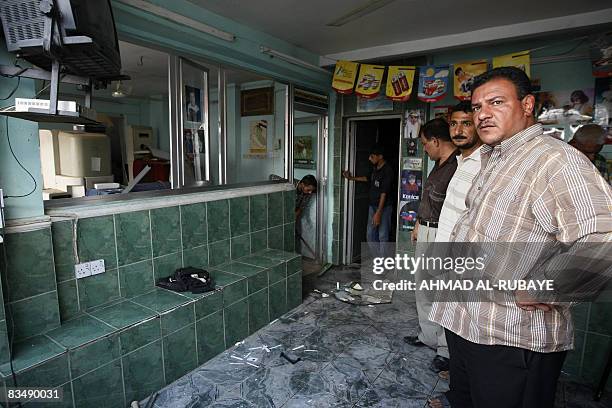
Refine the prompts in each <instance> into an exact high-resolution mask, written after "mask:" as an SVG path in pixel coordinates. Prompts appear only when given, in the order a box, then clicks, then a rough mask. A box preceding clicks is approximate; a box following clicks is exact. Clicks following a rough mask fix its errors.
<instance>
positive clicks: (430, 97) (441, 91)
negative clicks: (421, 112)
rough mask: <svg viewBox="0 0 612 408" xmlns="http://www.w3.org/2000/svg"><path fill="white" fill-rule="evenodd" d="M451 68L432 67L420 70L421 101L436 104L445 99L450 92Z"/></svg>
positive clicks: (444, 66)
mask: <svg viewBox="0 0 612 408" xmlns="http://www.w3.org/2000/svg"><path fill="white" fill-rule="evenodd" d="M449 69H450V68H449V66H448V65H442V66H438V67H434V66H432V65H429V66H426V67H421V69H420V70H419V99H420V100H422V101H423V102H436V101H439V100H440V99H442V98H444V95H446V92H447V91H448V74H449Z"/></svg>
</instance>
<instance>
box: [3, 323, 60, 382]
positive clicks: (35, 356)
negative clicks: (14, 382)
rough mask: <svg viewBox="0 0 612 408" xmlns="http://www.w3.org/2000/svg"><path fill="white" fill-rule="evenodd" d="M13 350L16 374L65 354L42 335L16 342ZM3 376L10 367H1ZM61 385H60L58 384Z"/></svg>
mask: <svg viewBox="0 0 612 408" xmlns="http://www.w3.org/2000/svg"><path fill="white" fill-rule="evenodd" d="M12 350H13V370H14V371H15V372H16V373H19V372H22V371H25V370H27V369H29V368H31V367H34V366H36V365H38V364H40V363H41V362H43V361H46V360H51V359H53V358H55V357H58V356H60V355H62V354H65V352H66V348H65V347H60V346H58V345H57V344H56V343H55V342H53V341H52V340H51V339H49V338H48V337H46V336H44V335H40V336H34V337H29V338H27V339H25V340H22V341H16V342H15V343H14V344H13V347H12ZM2 369H3V371H4V374H5V375H7V374H10V373H7V372H10V367H8V368H7V367H2ZM60 384H61V383H60Z"/></svg>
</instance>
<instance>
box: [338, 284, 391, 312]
mask: <svg viewBox="0 0 612 408" xmlns="http://www.w3.org/2000/svg"><path fill="white" fill-rule="evenodd" d="M337 288H338V289H336V291H334V297H335V298H336V299H338V300H340V301H341V302H345V303H350V304H352V305H357V306H372V305H380V304H384V303H391V301H392V300H393V291H391V290H375V289H374V287H373V286H371V284H364V283H360V282H349V283H347V284H345V285H343V286H342V287H340V283H338V285H337Z"/></svg>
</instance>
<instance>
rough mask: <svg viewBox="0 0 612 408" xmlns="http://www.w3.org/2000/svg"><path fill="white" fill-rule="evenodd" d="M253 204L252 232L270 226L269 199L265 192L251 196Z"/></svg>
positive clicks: (251, 203)
mask: <svg viewBox="0 0 612 408" xmlns="http://www.w3.org/2000/svg"><path fill="white" fill-rule="evenodd" d="M249 199H250V205H251V232H255V231H261V230H264V229H266V228H268V199H267V196H266V195H265V194H260V195H256V196H251V197H249Z"/></svg>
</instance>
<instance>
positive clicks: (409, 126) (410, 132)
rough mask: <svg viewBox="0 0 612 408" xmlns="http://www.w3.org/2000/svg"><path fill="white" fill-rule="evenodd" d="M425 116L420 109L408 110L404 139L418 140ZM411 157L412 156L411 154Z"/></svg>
mask: <svg viewBox="0 0 612 408" xmlns="http://www.w3.org/2000/svg"><path fill="white" fill-rule="evenodd" d="M424 121H425V114H424V112H423V111H422V110H420V109H410V110H407V111H406V113H405V115H404V139H417V138H418V137H419V131H420V130H421V124H422V123H423V122H424ZM409 156H411V155H410V154H409Z"/></svg>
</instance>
